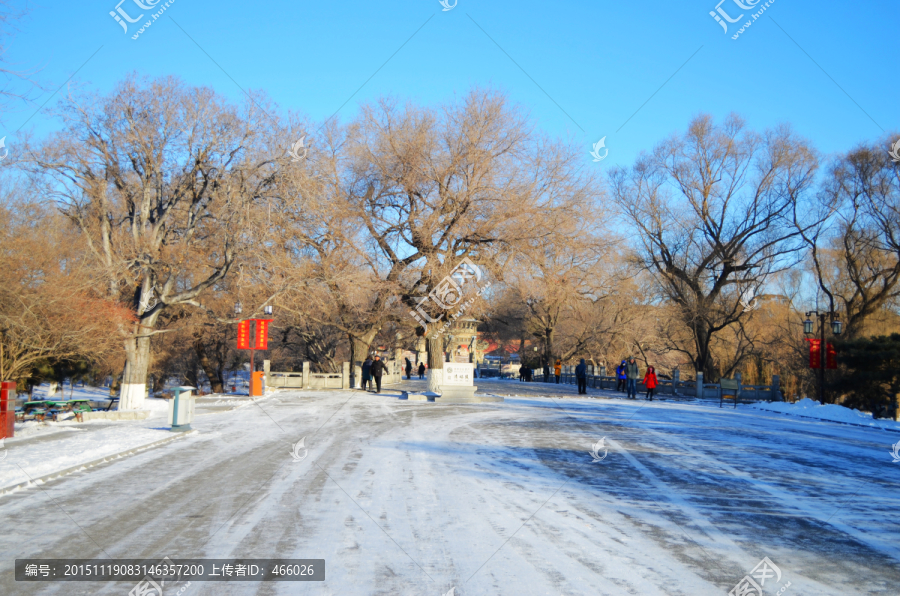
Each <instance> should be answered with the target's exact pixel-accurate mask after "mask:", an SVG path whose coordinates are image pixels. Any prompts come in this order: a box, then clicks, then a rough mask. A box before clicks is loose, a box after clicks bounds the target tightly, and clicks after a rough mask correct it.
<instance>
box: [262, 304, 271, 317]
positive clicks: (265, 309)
mask: <svg viewBox="0 0 900 596" xmlns="http://www.w3.org/2000/svg"><path fill="white" fill-rule="evenodd" d="M263 312H264V313H265V315H266V316H267V317H271V316H272V305H271V304H267V305H266V306H265V307H264V308H263Z"/></svg>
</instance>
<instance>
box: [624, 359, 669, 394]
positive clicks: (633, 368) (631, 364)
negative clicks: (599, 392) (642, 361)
mask: <svg viewBox="0 0 900 596" xmlns="http://www.w3.org/2000/svg"><path fill="white" fill-rule="evenodd" d="M640 377H641V371H640V368H638V364H637V361H636V360H635V359H634V356H629V357H628V358H626V359H625V360H623V361H622V363H621V364H620V365H619V366H617V367H616V391H624V392H625V393H627V394H628V399H637V380H638V379H639V378H640ZM643 382H644V386H645V387H646V388H647V399H649V400H650V401H653V392H654V391H655V390H656V387H657V386H658V385H659V379H657V378H656V369H655V368H653V367H652V366H648V367H647V373H646V374H645V375H644V381H643Z"/></svg>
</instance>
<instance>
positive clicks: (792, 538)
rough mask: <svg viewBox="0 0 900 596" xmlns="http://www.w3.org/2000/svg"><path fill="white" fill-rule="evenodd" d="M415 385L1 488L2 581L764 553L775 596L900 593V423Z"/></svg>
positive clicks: (748, 560) (203, 432)
mask: <svg viewBox="0 0 900 596" xmlns="http://www.w3.org/2000/svg"><path fill="white" fill-rule="evenodd" d="M509 389H510V392H514V391H515V390H516V389H517V388H516V387H515V386H510V388H509ZM592 393H595V392H592ZM397 395H398V393H397V391H396V389H393V390H392V389H387V390H386V391H385V392H384V393H382V394H381V395H374V394H364V393H362V392H346V391H330V392H280V393H277V394H275V395H274V396H272V397H269V398H266V399H263V400H261V401H259V402H258V403H257V404H254V405H252V406H251V407H246V408H242V409H240V410H236V411H234V412H229V413H221V414H219V413H216V414H209V415H205V416H200V417H199V418H198V419H197V421H196V423H195V425H194V427H195V428H196V429H198V430H199V433H198V434H197V435H196V436H191V437H186V438H185V439H184V440H181V441H175V442H174V443H170V444H167V445H164V446H162V447H158V448H154V449H151V450H149V451H146V452H142V453H138V454H136V455H133V456H131V457H128V458H125V459H121V460H117V461H114V462H111V463H110V464H103V465H101V466H98V467H96V468H93V469H91V470H88V471H85V472H77V473H75V474H72V475H70V476H67V477H65V478H62V479H59V480H54V481H51V482H48V483H46V484H44V485H42V486H38V487H31V488H28V489H25V490H23V491H20V492H17V493H14V494H10V495H6V496H2V497H0V511H2V524H3V532H2V533H0V553H2V558H0V594H4V595H7V594H9V595H18V594H42V595H44V594H48V595H52V594H60V595H66V596H69V595H77V594H86V595H87V594H90V595H91V596H95V595H112V594H115V595H120V596H125V595H126V594H128V593H129V591H130V590H132V588H133V587H134V585H133V583H131V584H129V583H126V582H120V583H94V582H90V583H84V582H79V583H75V582H66V583H17V582H15V581H14V579H13V573H12V569H13V564H14V560H15V559H16V558H24V557H43V558H88V557H109V558H142V557H147V558H154V559H160V558H162V557H165V556H168V557H170V558H188V557H197V558H201V557H202V558H228V557H247V558H251V557H253V558H267V557H273V558H315V559H325V561H326V577H327V579H326V581H325V582H319V583H283V582H279V583H275V582H272V583H237V582H234V583H219V582H216V583H213V582H207V583H198V582H195V583H193V584H192V585H190V586H178V587H176V589H173V590H171V591H170V589H169V588H167V589H166V596H169V594H176V593H180V594H182V596H201V595H213V594H215V595H220V594H240V595H244V594H259V595H270V594H271V595H276V594H292V595H293V594H322V595H339V594H340V595H347V594H384V595H388V594H391V595H394V594H400V595H434V596H440V595H442V594H446V593H448V592H449V591H450V590H451V588H454V589H455V590H454V595H455V596H469V595H474V594H483V595H491V596H494V595H498V594H503V595H505V594H509V595H516V596H523V595H526V596H530V595H543V594H546V595H553V596H556V595H560V594H567V595H568V594H589V595H599V594H633V595H640V596H650V595H655V594H660V595H662V594H666V595H668V594H684V595H686V596H687V595H690V596H696V595H705V594H715V595H724V594H727V593H728V592H729V590H731V589H732V588H733V587H734V586H735V585H736V584H737V583H738V582H739V581H741V580H742V578H744V576H746V575H747V574H749V573H750V572H751V570H752V569H753V568H754V567H755V566H756V565H757V563H759V562H760V560H761V559H763V557H768V558H769V559H770V561H771V562H772V563H773V564H774V565H776V566H777V567H778V569H779V571H780V573H781V577H780V581H776V579H775V578H770V579H768V580H767V581H766V582H765V584H764V586H763V589H764V593H765V594H766V595H772V594H776V593H778V591H779V590H783V591H782V592H781V593H782V594H784V595H788V596H790V595H797V596H801V595H802V596H807V595H847V594H885V595H890V596H896V595H897V594H898V593H900V515H898V512H900V463H893V462H892V458H891V456H890V454H889V451H890V446H891V443H894V442H896V441H898V440H900V435H898V434H897V433H891V432H886V431H883V430H877V429H866V428H854V427H849V426H841V425H837V424H834V423H828V422H816V421H810V420H797V419H790V418H787V417H785V416H782V415H780V414H770V413H766V412H761V411H757V410H752V409H749V408H739V409H738V410H737V411H734V410H733V409H729V408H724V409H721V410H720V409H719V408H717V407H709V406H708V405H700V404H685V403H674V402H669V403H660V402H652V403H648V402H643V401H637V402H634V401H624V400H618V399H615V400H609V399H574V398H569V399H547V398H538V397H529V398H507V400H506V402H504V403H491V404H477V405H439V404H430V403H422V402H413V403H410V402H406V401H401V400H399V399H397ZM304 437H305V445H306V447H307V448H308V453H307V454H306V457H305V458H303V459H302V460H301V461H295V459H294V458H293V457H292V456H291V448H292V444H294V443H296V442H297V441H298V440H299V439H301V438H304ZM603 437H605V438H606V439H605V442H604V447H601V448H599V449H598V451H597V454H598V455H599V456H601V457H602V456H603V455H604V454H606V456H605V457H604V458H603V459H602V461H599V462H593V463H592V460H593V459H594V458H592V456H591V455H590V454H589V451H590V450H591V447H592V445H594V444H596V443H597V441H598V440H600V439H601V438H603ZM304 453H306V452H305V451H304V450H302V449H301V450H299V455H300V456H302V455H303V454H304ZM10 459H11V458H7V459H6V460H4V461H0V466H9V465H14V462H13V461H10ZM13 459H14V458H13ZM788 584H789V585H788ZM785 586H787V587H786V588H785ZM154 596H155V594H154Z"/></svg>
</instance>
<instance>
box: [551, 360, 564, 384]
mask: <svg viewBox="0 0 900 596" xmlns="http://www.w3.org/2000/svg"><path fill="white" fill-rule="evenodd" d="M553 374H554V375H556V384H557V385H559V377H560V376H562V360H557V361H556V365H554V367H553Z"/></svg>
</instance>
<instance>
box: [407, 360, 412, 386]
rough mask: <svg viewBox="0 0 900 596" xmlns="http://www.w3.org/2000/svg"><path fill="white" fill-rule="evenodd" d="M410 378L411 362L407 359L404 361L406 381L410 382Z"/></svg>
mask: <svg viewBox="0 0 900 596" xmlns="http://www.w3.org/2000/svg"><path fill="white" fill-rule="evenodd" d="M411 378H412V362H410V361H409V358H407V359H406V380H407V381H408V380H410V379H411Z"/></svg>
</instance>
